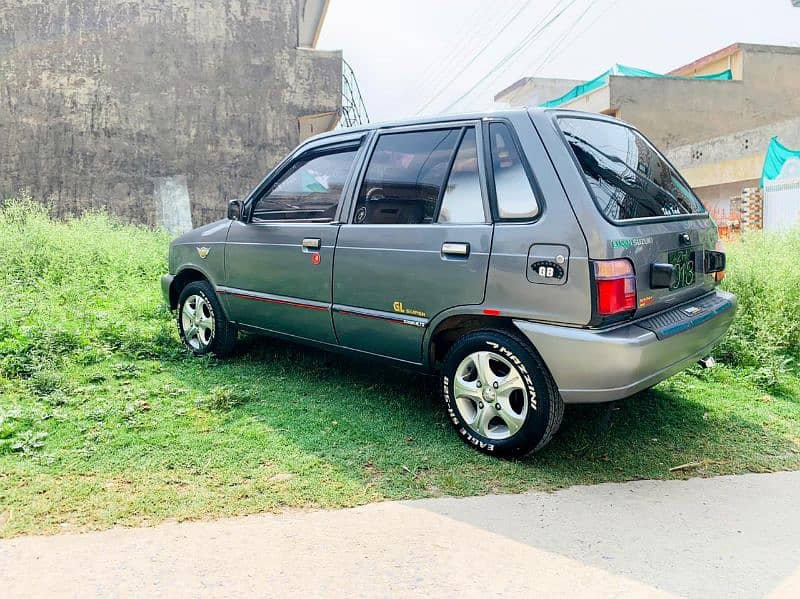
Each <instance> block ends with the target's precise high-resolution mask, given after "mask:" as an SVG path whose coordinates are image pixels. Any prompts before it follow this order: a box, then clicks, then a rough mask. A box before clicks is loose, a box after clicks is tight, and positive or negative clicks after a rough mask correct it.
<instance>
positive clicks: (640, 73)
mask: <svg viewBox="0 0 800 599" xmlns="http://www.w3.org/2000/svg"><path fill="white" fill-rule="evenodd" d="M611 75H617V76H619V77H661V78H667V79H716V80H720V81H730V80H731V79H733V74H732V73H731V71H730V69H728V70H727V71H722V72H721V73H713V74H711V75H698V76H697V77H676V76H673V75H660V74H659V73H653V72H652V71H645V70H644V69H637V68H635V67H626V66H625V65H622V64H615V65H614V66H613V67H611V68H610V69H608V70H607V71H606V72H605V73H603V74H602V75H600V76H598V77H595V78H594V79H592V80H591V81H587V82H586V83H581V84H580V85H576V86H575V87H573V88H572V89H571V90H569V91H568V92H567V93H566V94H564V95H563V96H561V97H560V98H555V99H554V100H550V101H548V102H545V103H544V104H542V107H544V108H554V107H556V106H561V105H562V104H565V103H567V102H569V101H570V100H574V99H575V98H578V97H580V96H582V95H583V94H588V93H589V92H592V91H594V90H596V89H598V88H600V87H603V86H604V85H606V84H607V83H608V78H609V77H610V76H611Z"/></svg>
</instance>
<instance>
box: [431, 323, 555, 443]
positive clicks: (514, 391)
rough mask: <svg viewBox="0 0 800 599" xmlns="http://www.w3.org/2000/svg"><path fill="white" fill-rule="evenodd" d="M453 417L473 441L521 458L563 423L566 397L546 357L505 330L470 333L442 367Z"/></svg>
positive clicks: (463, 434) (459, 429) (465, 436)
mask: <svg viewBox="0 0 800 599" xmlns="http://www.w3.org/2000/svg"><path fill="white" fill-rule="evenodd" d="M442 390H443V393H444V402H445V407H446V409H447V414H448V416H449V418H450V421H451V422H452V423H453V426H454V427H455V429H456V431H457V432H458V434H459V435H460V436H461V438H462V439H463V440H464V441H465V442H466V443H467V444H469V445H471V446H473V447H475V448H476V449H478V450H480V451H483V452H484V453H488V454H491V455H496V456H502V457H519V456H523V455H525V454H527V453H529V452H531V451H536V450H538V449H541V448H542V447H544V446H545V445H546V444H547V443H548V442H549V441H550V439H551V438H552V437H553V435H554V434H555V433H556V431H557V430H558V427H559V426H560V425H561V420H562V417H563V415H564V402H563V401H562V400H561V396H560V395H559V393H558V389H557V388H556V386H555V383H554V382H553V379H552V378H551V376H550V374H549V372H548V371H547V368H546V367H545V365H544V362H543V361H542V359H541V358H540V357H539V356H538V354H537V353H536V352H535V351H534V350H533V348H532V347H531V346H530V345H529V344H528V343H527V342H526V341H525V340H523V339H521V338H520V337H518V336H517V335H514V334H512V333H508V332H505V331H496V330H484V331H476V332H472V333H468V334H466V335H464V336H463V337H461V339H459V340H458V341H457V342H456V343H455V344H454V345H453V347H451V348H450V351H449V352H448V353H447V356H446V358H445V361H444V366H443V368H442Z"/></svg>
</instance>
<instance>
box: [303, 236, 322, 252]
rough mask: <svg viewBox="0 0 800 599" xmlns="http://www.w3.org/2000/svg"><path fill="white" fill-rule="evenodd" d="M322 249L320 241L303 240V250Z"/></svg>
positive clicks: (314, 239) (312, 239)
mask: <svg viewBox="0 0 800 599" xmlns="http://www.w3.org/2000/svg"><path fill="white" fill-rule="evenodd" d="M320 247H322V240H320V239H317V238H312V237H306V238H305V239H304V240H303V248H304V249H307V250H318V249H319V248H320Z"/></svg>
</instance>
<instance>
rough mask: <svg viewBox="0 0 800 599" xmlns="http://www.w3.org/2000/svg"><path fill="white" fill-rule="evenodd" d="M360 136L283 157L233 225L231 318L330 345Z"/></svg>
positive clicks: (228, 286)
mask: <svg viewBox="0 0 800 599" xmlns="http://www.w3.org/2000/svg"><path fill="white" fill-rule="evenodd" d="M360 145H361V139H360V138H356V139H351V140H349V141H345V142H339V143H333V144H332V143H330V142H328V144H322V145H319V144H318V145H315V146H313V147H310V148H308V149H305V150H303V151H301V152H299V153H298V154H297V155H296V156H294V157H292V158H291V159H290V160H288V161H287V162H286V163H285V164H284V165H283V166H282V167H280V168H279V169H278V172H277V173H276V174H275V175H274V176H271V177H270V178H268V180H267V181H265V183H264V184H262V185H261V186H260V188H259V189H258V190H256V191H255V192H254V193H253V194H252V196H251V198H249V199H248V201H247V205H246V209H245V214H246V216H245V218H244V219H243V220H242V221H236V222H233V223H232V224H231V227H230V231H229V233H228V240H227V243H226V248H225V273H226V281H225V286H224V287H221V288H219V292H220V293H221V294H222V296H223V297H224V299H225V301H226V307H227V309H228V311H229V314H230V317H231V319H232V320H233V321H235V322H238V323H241V324H245V325H247V326H250V327H255V328H257V329H261V330H265V331H272V332H278V333H282V334H287V335H292V336H296V337H301V338H304V339H310V340H314V341H321V342H325V343H336V336H335V335H334V332H333V324H332V321H331V314H330V308H331V300H332V291H331V277H332V272H333V252H334V247H335V245H336V236H337V234H338V231H339V225H338V219H339V212H340V210H341V199H342V197H344V194H345V190H346V189H347V185H348V182H349V181H350V178H351V176H352V172H353V170H354V169H353V167H354V165H355V164H356V162H357V157H358V153H359V148H360Z"/></svg>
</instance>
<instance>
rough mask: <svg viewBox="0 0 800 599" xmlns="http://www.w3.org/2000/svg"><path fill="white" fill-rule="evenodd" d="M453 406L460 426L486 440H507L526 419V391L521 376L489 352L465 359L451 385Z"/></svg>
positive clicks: (497, 355)
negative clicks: (463, 424)
mask: <svg viewBox="0 0 800 599" xmlns="http://www.w3.org/2000/svg"><path fill="white" fill-rule="evenodd" d="M453 394H454V397H455V404H456V407H457V408H458V411H459V412H460V414H461V417H462V419H463V421H464V423H465V424H466V425H467V426H468V427H469V428H470V429H472V431H473V432H476V433H478V434H479V435H481V436H483V437H486V438H488V439H496V440H501V439H508V438H509V437H512V436H513V435H514V434H516V432H517V431H518V430H519V429H520V428H522V426H523V425H524V424H525V419H526V418H527V416H528V389H527V387H526V385H525V382H524V381H523V379H522V374H521V373H520V372H519V370H517V368H516V367H515V366H514V365H513V364H512V363H511V362H510V361H509V360H507V359H506V358H504V357H503V356H501V355H500V354H497V353H495V352H492V351H478V352H473V353H471V354H469V355H468V356H466V357H465V358H464V359H463V360H462V361H461V363H460V364H459V365H458V368H457V369H456V373H455V377H454V381H453Z"/></svg>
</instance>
